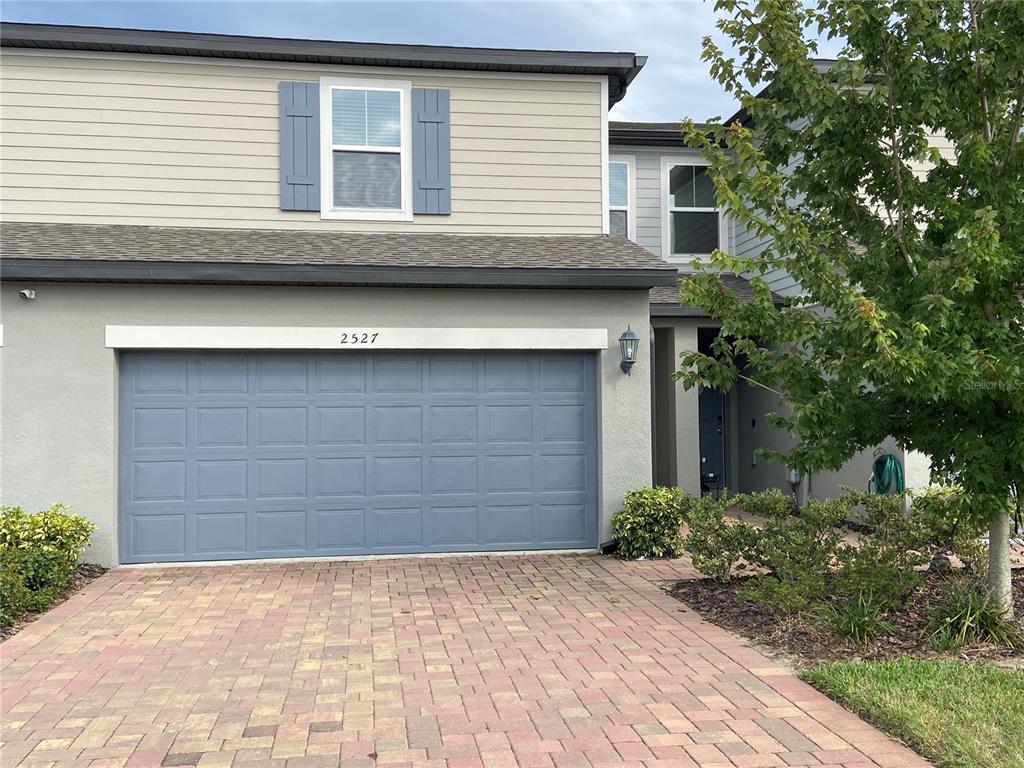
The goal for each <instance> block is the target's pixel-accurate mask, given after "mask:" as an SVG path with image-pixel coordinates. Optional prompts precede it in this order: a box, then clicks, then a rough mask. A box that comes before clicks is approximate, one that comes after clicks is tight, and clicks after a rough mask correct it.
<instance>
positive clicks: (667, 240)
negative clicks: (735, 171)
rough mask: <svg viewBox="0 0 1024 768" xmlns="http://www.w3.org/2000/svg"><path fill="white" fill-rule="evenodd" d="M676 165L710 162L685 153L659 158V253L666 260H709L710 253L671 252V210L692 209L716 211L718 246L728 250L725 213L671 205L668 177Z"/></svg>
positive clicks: (707, 163)
mask: <svg viewBox="0 0 1024 768" xmlns="http://www.w3.org/2000/svg"><path fill="white" fill-rule="evenodd" d="M677 165H702V166H704V167H709V166H710V165H711V164H710V163H709V162H708V161H707V160H705V159H704V158H702V157H698V156H692V157H688V156H686V155H680V156H674V157H663V158H662V159H661V215H662V226H661V255H662V257H663V258H664V259H665V260H666V261H673V262H686V263H689V262H691V261H693V260H694V259H699V260H700V261H702V262H705V263H707V262H710V261H711V254H710V253H673V252H672V212H673V211H692V212H694V213H717V214H718V247H719V248H720V249H721V250H728V243H729V240H728V237H729V227H728V223H727V222H726V217H725V214H724V213H723V212H722V210H721V209H720V208H718V207H715V208H675V207H673V206H672V196H671V194H670V193H669V180H670V179H669V177H670V175H671V172H672V169H673V168H674V167H675V166H677Z"/></svg>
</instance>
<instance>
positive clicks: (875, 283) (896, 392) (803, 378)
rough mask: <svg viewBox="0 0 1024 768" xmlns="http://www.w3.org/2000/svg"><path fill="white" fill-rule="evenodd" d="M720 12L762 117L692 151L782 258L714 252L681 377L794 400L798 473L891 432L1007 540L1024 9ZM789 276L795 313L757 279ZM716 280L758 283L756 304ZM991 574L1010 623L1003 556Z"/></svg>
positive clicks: (1019, 413) (826, 465)
mask: <svg viewBox="0 0 1024 768" xmlns="http://www.w3.org/2000/svg"><path fill="white" fill-rule="evenodd" d="M716 8H717V9H718V11H719V13H720V15H721V21H720V22H719V27H720V29H721V30H722V32H723V33H724V34H725V36H726V37H727V38H728V39H729V40H730V41H731V43H732V46H733V48H734V49H735V51H736V54H735V55H734V56H729V55H727V54H726V53H724V52H723V50H722V49H720V48H719V47H718V46H717V45H716V44H715V43H714V42H713V41H712V40H711V39H706V40H705V41H704V53H703V57H704V59H705V60H706V61H707V62H708V63H709V65H710V69H711V73H712V75H713V76H714V77H715V78H716V79H717V80H718V82H720V83H721V84H722V85H723V86H724V87H725V88H726V90H727V91H729V92H730V93H732V94H733V95H734V96H735V97H736V98H737V99H738V101H739V102H740V103H741V104H742V106H743V109H744V110H745V111H746V113H747V115H749V117H750V118H751V119H750V120H749V121H745V122H741V121H737V122H735V123H733V124H731V125H723V126H721V127H720V128H717V129H714V130H712V131H711V132H710V134H709V133H708V132H707V131H706V129H703V128H701V129H699V128H698V127H697V126H696V125H695V124H693V123H692V122H689V121H687V122H686V123H684V125H683V134H684V137H685V138H686V139H687V141H688V142H689V143H690V144H691V145H692V146H695V147H699V148H701V149H702V150H703V153H704V154H705V156H706V157H707V159H708V160H709V162H710V163H711V173H712V176H713V178H714V180H715V186H716V189H717V194H718V199H719V203H720V205H721V207H722V208H723V209H724V210H725V212H726V213H727V214H728V215H729V216H730V217H731V218H732V219H733V220H734V221H736V222H738V223H739V224H742V225H743V226H745V227H746V228H747V229H748V230H749V231H751V232H753V233H754V234H756V235H757V236H759V237H762V238H765V239H767V240H770V241H771V245H770V246H769V247H768V248H766V249H765V250H763V251H762V252H760V253H757V254H753V255H747V256H745V257H743V258H740V257H737V256H736V255H735V254H728V253H724V252H721V251H718V252H716V253H715V254H714V257H713V261H714V268H713V269H707V270H704V271H702V272H700V273H698V274H696V275H694V276H693V277H692V278H689V279H686V280H684V281H683V282H682V285H681V297H682V300H683V302H684V303H686V304H692V305H697V306H701V307H703V308H704V309H706V310H707V311H708V312H709V313H710V315H711V316H712V317H715V318H720V319H721V321H722V330H723V333H722V335H721V336H720V337H719V339H718V341H717V342H716V344H715V346H714V349H713V354H712V355H701V354H699V353H692V354H688V355H685V356H684V358H683V360H682V369H681V371H680V372H679V374H677V375H678V377H679V378H680V379H681V381H682V382H683V384H684V385H685V386H688V387H689V386H694V385H696V384H698V383H705V384H710V385H714V386H718V387H722V388H729V387H730V386H731V385H732V384H734V383H735V382H736V381H737V379H738V378H740V377H744V378H746V379H748V380H749V381H750V382H751V383H752V384H753V385H755V386H763V387H767V388H769V389H771V390H774V391H775V392H777V393H779V394H780V395H781V396H782V397H784V399H785V401H786V402H787V406H788V408H787V413H785V414H782V415H776V416H774V417H773V418H774V423H775V424H776V425H777V426H780V427H783V428H785V429H787V430H789V432H790V433H791V434H793V435H794V436H795V437H796V438H797V444H796V445H795V447H794V448H793V449H792V450H790V451H789V452H788V453H785V454H782V455H780V456H779V457H778V458H780V459H782V460H784V461H785V462H786V463H787V464H789V465H790V466H795V467H798V468H800V469H802V470H814V469H838V468H839V467H840V466H841V465H842V463H843V462H844V461H846V460H848V459H849V458H851V457H852V456H853V455H854V454H855V453H857V452H858V451H859V450H862V449H865V448H868V447H870V446H873V445H876V444H878V443H880V442H881V441H882V440H883V439H884V438H885V437H886V436H888V435H892V436H893V437H895V438H896V439H897V441H898V442H899V443H900V444H901V445H902V446H904V447H906V448H908V449H914V450H918V451H921V452H923V453H924V454H926V455H927V456H928V457H930V459H931V462H932V468H933V472H934V473H936V475H937V476H938V477H939V478H941V479H945V480H952V481H955V482H957V483H959V484H960V485H961V486H962V487H963V488H964V490H965V491H966V492H967V494H968V496H969V497H970V498H971V499H972V500H973V511H972V514H973V515H975V516H976V518H977V519H981V520H992V521H994V522H993V524H992V530H993V531H994V532H996V533H1002V534H1005V532H1006V526H1007V521H1006V517H1005V509H1006V506H1005V499H1007V497H1008V496H1010V495H1011V494H1014V493H1016V490H1017V489H1020V488H1021V486H1022V477H1024V304H1022V297H1024V140H1022V137H1021V121H1022V113H1024V45H1022V44H1021V41H1022V40H1024V2H976V3H969V2H962V1H956V0H942V1H940V2H932V1H928V2H921V1H920V0H899V1H893V0H889V1H888V2H879V1H878V0H864V1H863V2H860V1H855V0H818V1H817V2H812V3H810V4H804V3H801V2H798V1H797V0H771V1H769V0H759V1H757V2H747V1H746V0H718V2H717V3H716ZM822 37H825V38H830V39H833V38H834V39H838V40H841V41H845V47H844V48H843V50H842V53H841V54H840V56H839V58H838V60H837V61H835V62H822V61H820V60H816V59H815V56H816V53H817V48H816V43H815V42H814V41H815V40H816V39H820V38H822ZM936 136H939V137H942V144H943V146H946V147H948V151H942V152H940V151H939V150H938V149H937V148H936V146H937V144H938V142H936V141H935V140H934V139H933V137H936ZM779 269H783V270H786V271H787V272H789V273H790V274H791V275H792V276H793V277H794V278H795V279H796V280H797V281H798V282H799V284H800V285H801V286H802V288H803V295H802V296H800V297H798V298H792V299H788V300H786V301H785V303H784V304H783V305H782V306H776V305H775V304H773V297H772V295H771V293H770V291H769V289H768V287H767V284H766V283H765V282H764V281H763V280H762V279H760V276H764V275H765V274H767V273H769V272H772V271H774V270H779ZM718 270H725V271H728V272H735V273H742V274H747V275H753V276H754V280H753V283H754V289H755V296H754V299H753V300H752V301H747V302H743V301H740V300H738V299H737V298H736V297H735V296H734V295H733V294H732V293H731V292H730V291H728V290H726V289H725V288H724V287H723V286H722V285H721V284H720V283H719V281H718V280H717V278H716V276H715V273H716V272H717V271H718ZM1002 539H1005V535H1003V536H1002ZM995 540H997V541H999V540H1000V537H999V536H997V537H996V539H995ZM995 555H996V558H995V562H996V564H997V566H998V567H996V568H990V569H989V573H990V585H991V588H992V592H993V596H994V597H995V598H996V599H997V600H998V601H999V602H1000V604H1001V605H1003V606H1004V608H1006V609H1009V607H1010V603H1009V560H1008V555H1007V552H1006V551H996V552H995Z"/></svg>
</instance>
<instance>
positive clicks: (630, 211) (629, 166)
mask: <svg viewBox="0 0 1024 768" xmlns="http://www.w3.org/2000/svg"><path fill="white" fill-rule="evenodd" d="M612 163H625V164H626V181H627V183H628V184H629V190H627V194H628V197H627V200H626V206H625V207H623V206H621V205H612V204H611V197H610V194H611V171H610V170H609V171H608V178H609V185H608V186H609V204H608V210H609V211H625V212H626V237H627V238H629V239H630V240H632V241H633V242H634V243H635V242H636V163H635V162H633V156H632V155H610V156H609V157H608V165H609V166H611V164H612ZM609 218H610V217H609ZM608 229H609V232H610V231H611V223H610V222H609V226H608Z"/></svg>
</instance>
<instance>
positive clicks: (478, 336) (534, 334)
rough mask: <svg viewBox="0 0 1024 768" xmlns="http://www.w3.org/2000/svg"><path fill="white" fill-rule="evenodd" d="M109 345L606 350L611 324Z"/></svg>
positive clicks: (118, 337)
mask: <svg viewBox="0 0 1024 768" xmlns="http://www.w3.org/2000/svg"><path fill="white" fill-rule="evenodd" d="M105 343H106V346H107V347H108V348H111V349H422V350H428V349H495V350H501V349H508V350H545V349H551V350H554V349H577V350H601V349H607V348H608V329H607V328H381V327H369V328H358V327H336V328H318V327H310V326H267V327H260V326H216V325H209V326H207V325H108V326H106V342H105Z"/></svg>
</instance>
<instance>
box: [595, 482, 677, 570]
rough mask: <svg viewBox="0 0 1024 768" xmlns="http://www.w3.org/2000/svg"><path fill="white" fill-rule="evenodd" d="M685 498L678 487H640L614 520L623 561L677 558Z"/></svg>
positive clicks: (614, 531)
mask: <svg viewBox="0 0 1024 768" xmlns="http://www.w3.org/2000/svg"><path fill="white" fill-rule="evenodd" d="M685 500H686V497H685V496H684V495H683V492H682V491H681V490H679V489H678V488H638V489H636V490H635V491H630V492H629V493H627V494H626V499H625V502H624V504H623V507H622V511H621V512H619V513H618V514H616V515H615V516H614V517H613V518H612V534H613V535H614V536H615V538H616V539H617V540H618V542H619V552H620V553H621V555H622V556H623V557H624V558H627V559H629V560H636V559H638V558H650V557H674V556H675V555H677V554H679V550H680V549H681V546H682V538H683V537H682V530H681V529H682V525H683V517H684V512H685V505H686V501H685Z"/></svg>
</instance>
